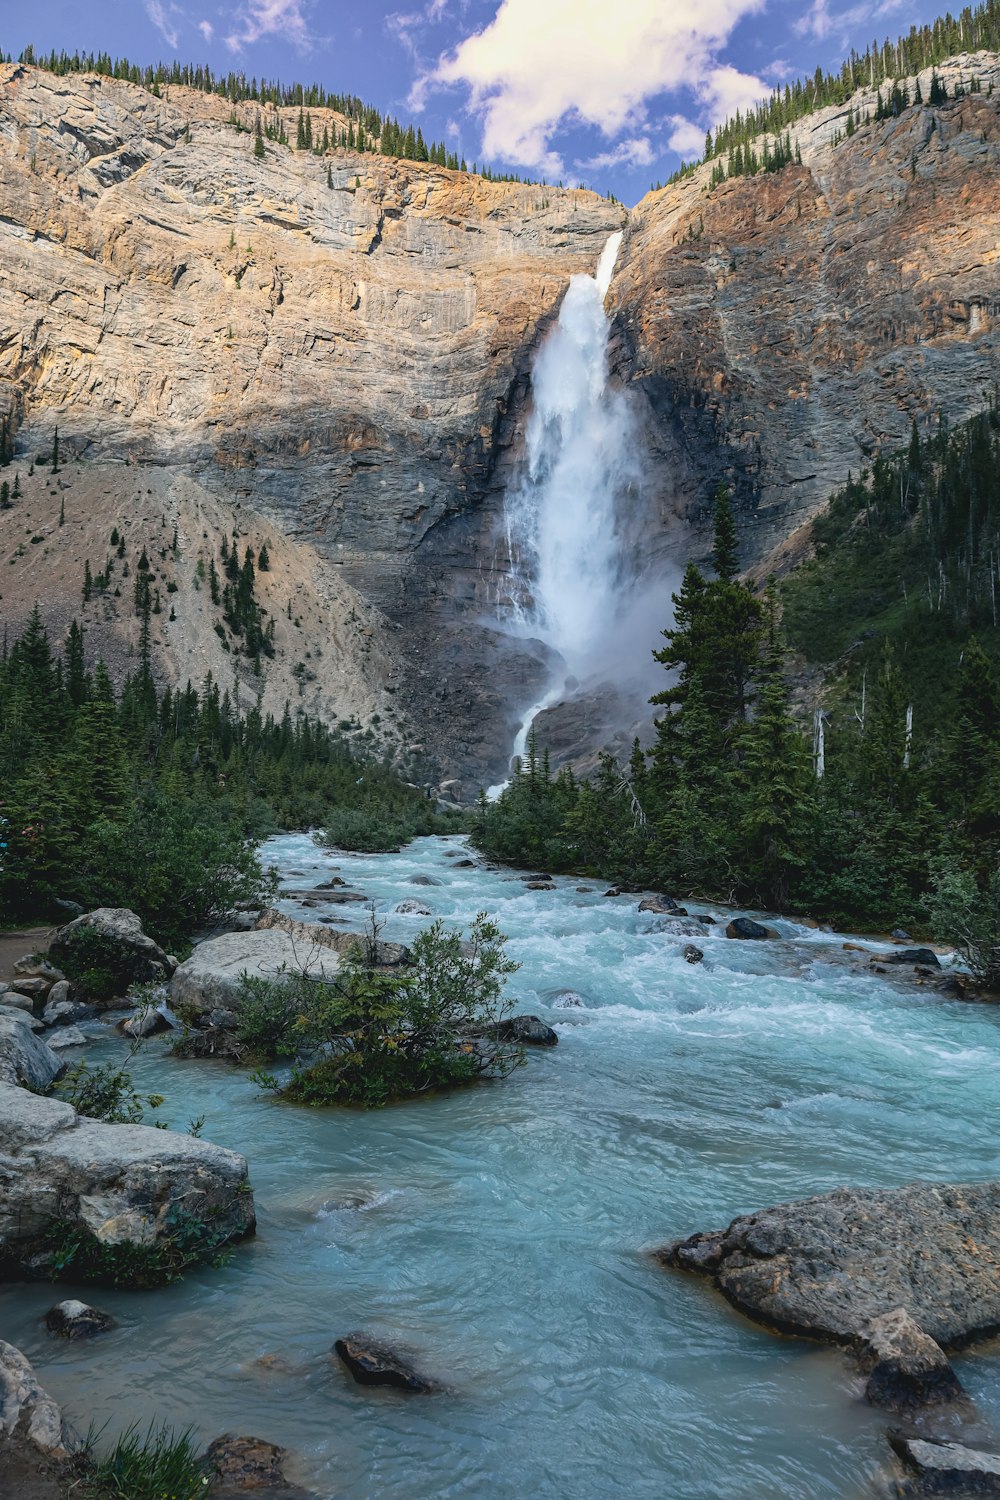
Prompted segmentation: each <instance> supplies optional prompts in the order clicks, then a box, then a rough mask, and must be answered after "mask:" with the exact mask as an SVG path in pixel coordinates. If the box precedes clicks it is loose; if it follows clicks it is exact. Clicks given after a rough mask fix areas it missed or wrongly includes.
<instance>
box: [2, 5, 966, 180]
mask: <svg viewBox="0 0 1000 1500" xmlns="http://www.w3.org/2000/svg"><path fill="white" fill-rule="evenodd" d="M944 8H945V7H944V6H943V5H941V6H936V5H935V4H933V3H929V4H924V3H916V4H909V5H907V4H905V3H903V0H870V3H868V0H860V3H857V4H851V3H850V0H845V3H842V4H841V3H838V0H617V3H616V0H422V3H421V0H416V3H413V4H407V3H406V0H90V3H89V4H87V5H81V4H80V3H79V0H34V3H33V4H31V5H30V6H27V5H23V4H15V3H14V0H0V47H2V48H3V50H4V51H5V52H12V53H13V54H14V55H15V56H16V55H17V54H18V52H20V51H21V49H22V48H23V47H24V46H25V45H26V44H27V43H28V42H32V43H33V44H34V46H35V47H36V49H38V50H45V51H48V50H49V49H50V48H52V47H55V48H56V49H57V50H58V49H60V48H63V47H65V48H66V49H67V50H68V51H71V52H72V51H73V50H74V49H77V48H79V49H80V50H86V51H90V50H94V51H97V50H101V49H103V50H106V51H109V52H111V53H113V54H125V55H126V56H128V57H129V58H130V59H132V60H133V61H135V62H139V63H145V62H153V61H157V60H160V59H162V60H164V61H170V60H172V59H173V58H174V57H178V58H180V59H181V60H182V61H185V62H187V61H204V62H208V63H209V64H210V65H211V66H212V67H213V68H215V69H216V70H223V71H225V70H227V69H229V68H231V67H235V68H241V69H243V70H244V71H245V72H246V73H247V74H248V75H249V74H258V75H261V74H263V75H266V76H268V77H275V76H277V77H280V78H281V79H282V80H283V81H288V82H292V81H296V80H302V81H304V82H309V81H312V80H317V81H319V82H321V83H323V84H325V85H326V86H327V87H329V88H331V89H336V90H340V91H343V92H349V93H356V94H359V95H360V96H361V97H362V98H363V99H364V100H365V101H366V102H368V103H372V104H377V105H378V106H379V107H380V108H382V109H386V110H389V111H390V112H392V113H394V114H398V115H399V117H400V119H401V120H403V119H407V118H408V119H413V120H414V121H415V122H416V123H419V124H420V125H421V126H422V128H423V131H424V134H425V135H426V136H427V137H428V139H435V140H441V139H444V140H446V141H447V142H448V143H449V145H450V146H451V147H452V148H453V149H454V150H455V151H456V152H457V153H458V154H459V155H460V156H461V155H464V156H465V157H466V158H467V160H468V161H469V163H470V165H471V163H472V162H473V161H474V160H475V161H483V160H486V161H488V162H489V163H490V164H491V165H492V166H494V167H495V168H497V169H500V170H509V171H519V172H523V173H526V174H529V175H532V176H544V177H547V178H548V179H549V180H550V181H558V180H562V181H565V182H583V183H585V184H586V185H587V186H590V187H594V188H596V189H597V190H598V191H600V192H605V191H607V190H608V189H610V190H611V191H613V192H614V193H615V194H616V195H617V196H618V197H619V198H621V199H623V200H624V201H625V202H627V203H631V202H634V201H635V200H636V199H638V198H639V197H640V196H641V195H642V194H643V193H644V192H645V191H646V190H647V189H648V188H649V186H650V183H651V182H654V181H657V180H662V179H664V178H666V177H667V176H669V174H670V172H671V171H673V169H674V168H675V167H676V166H677V164H678V162H679V161H680V159H681V157H682V156H685V155H686V156H687V157H688V158H691V157H693V156H695V155H700V153H701V149H702V145H703V142H704V136H705V128H706V126H708V125H711V124H715V123H717V122H718V121H719V120H721V119H722V118H723V117H724V116H725V115H726V114H727V113H730V112H732V110H734V109H736V108H740V107H745V106H746V105H747V103H749V102H751V101H752V100H753V99H755V98H757V97H759V96H760V94H761V92H762V91H766V90H767V89H768V88H770V87H772V86H773V85H774V84H776V83H783V82H784V81H785V80H786V78H794V77H797V76H801V75H805V74H808V73H811V72H813V71H814V69H815V68H816V66H817V65H818V64H819V65H822V66H823V67H824V68H830V67H836V66H837V65H838V64H839V62H840V60H841V59H842V57H843V56H844V54H845V53H846V52H847V51H849V49H850V48H851V47H852V46H853V47H856V48H858V50H859V51H863V50H864V48H865V47H866V46H867V44H868V43H869V42H870V41H872V40H873V39H878V40H879V41H881V40H882V39H883V38H884V37H886V36H890V37H893V38H894V37H895V36H896V35H898V34H899V33H900V32H902V31H906V30H908V29H909V27H910V26H911V25H912V24H914V23H921V22H924V21H929V20H932V19H933V17H934V16H935V14H937V13H938V11H939V9H944Z"/></svg>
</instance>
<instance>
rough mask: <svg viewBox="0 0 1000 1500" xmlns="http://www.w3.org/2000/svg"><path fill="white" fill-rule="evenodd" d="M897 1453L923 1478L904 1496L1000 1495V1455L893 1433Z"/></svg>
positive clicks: (909, 1467)
mask: <svg viewBox="0 0 1000 1500" xmlns="http://www.w3.org/2000/svg"><path fill="white" fill-rule="evenodd" d="M888 1437H889V1442H890V1443H891V1445H892V1448H893V1451H894V1452H895V1453H896V1454H897V1455H898V1456H899V1458H901V1459H902V1460H903V1463H904V1464H905V1465H906V1467H907V1468H908V1469H909V1470H910V1471H911V1472H913V1473H915V1474H917V1475H919V1479H918V1481H917V1483H916V1484H909V1485H907V1486H906V1487H905V1488H904V1489H903V1490H902V1491H901V1493H902V1494H903V1495H905V1496H912V1497H914V1500H916V1497H918V1496H923V1495H954V1496H955V1497H956V1500H959V1497H963V1496H966V1495H970V1496H971V1495H1000V1453H995V1452H994V1453H986V1452H983V1451H982V1450H981V1449H978V1448H966V1447H965V1445H964V1444H962V1443H947V1442H934V1441H931V1440H929V1439H927V1438H919V1437H911V1436H909V1435H908V1434H907V1433H904V1432H897V1431H890V1432H889V1434H888Z"/></svg>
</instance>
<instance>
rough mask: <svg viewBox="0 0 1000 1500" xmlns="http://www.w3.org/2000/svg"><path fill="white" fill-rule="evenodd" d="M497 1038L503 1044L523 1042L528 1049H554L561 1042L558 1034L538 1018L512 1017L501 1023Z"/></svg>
mask: <svg viewBox="0 0 1000 1500" xmlns="http://www.w3.org/2000/svg"><path fill="white" fill-rule="evenodd" d="M497 1036H498V1037H499V1038H500V1040H501V1041H502V1042H521V1043H522V1044H523V1045H525V1046H528V1047H554V1046H556V1044H557V1043H558V1041H559V1036H558V1033H557V1032H555V1031H553V1030H552V1027H551V1026H546V1024H545V1022H544V1021H543V1020H541V1019H540V1018H539V1017H538V1016H511V1017H510V1018H509V1019H508V1020H506V1021H501V1022H500V1025H499V1026H498V1027H497Z"/></svg>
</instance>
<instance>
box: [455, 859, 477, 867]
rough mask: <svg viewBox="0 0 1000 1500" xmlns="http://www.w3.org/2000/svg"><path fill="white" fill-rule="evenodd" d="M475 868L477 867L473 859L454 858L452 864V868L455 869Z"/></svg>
mask: <svg viewBox="0 0 1000 1500" xmlns="http://www.w3.org/2000/svg"><path fill="white" fill-rule="evenodd" d="M477 868H478V867H477V865H476V861H475V860H474V859H456V861H455V863H454V866H453V869H456V870H475V869H477Z"/></svg>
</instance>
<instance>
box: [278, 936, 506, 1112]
mask: <svg viewBox="0 0 1000 1500" xmlns="http://www.w3.org/2000/svg"><path fill="white" fill-rule="evenodd" d="M378 934H379V926H378V923H377V922H376V921H375V918H374V916H373V918H372V923H371V927H370V930H369V932H368V933H367V934H366V937H365V940H364V942H359V944H358V946H357V948H356V949H355V950H354V951H353V952H352V953H351V954H350V955H348V957H347V959H346V960H345V962H344V965H343V969H342V970H341V972H340V973H339V974H338V975H337V977H336V979H335V980H332V981H324V982H321V983H317V982H315V981H312V980H310V979H308V978H306V977H304V976H299V977H298V978H297V979H296V980H294V981H293V983H292V986H291V988H290V992H289V1001H290V1004H291V1005H292V1006H293V1007H294V1008H295V1009H296V1011H297V1016H296V1019H295V1021H294V1023H293V1027H292V1030H291V1032H290V1033H287V1034H286V1036H287V1038H288V1040H289V1041H290V1040H291V1039H292V1038H295V1039H297V1040H299V1041H301V1042H302V1043H305V1044H307V1045H312V1046H317V1047H319V1048H321V1049H322V1051H323V1053H324V1054H325V1055H324V1056H323V1057H322V1058H321V1059H320V1060H319V1061H318V1062H315V1063H313V1064H312V1065H311V1066H309V1067H307V1068H301V1069H297V1070H296V1071H295V1072H294V1073H293V1075H292V1079H291V1082H290V1083H288V1084H287V1085H286V1086H285V1088H284V1090H283V1092H284V1094H285V1096H286V1097H287V1098H289V1099H294V1100H297V1101H299V1102H300V1103H304V1104H362V1105H366V1106H380V1105H383V1104H388V1103H389V1102H390V1101H391V1100H394V1099H404V1098H412V1097H413V1096H414V1095H417V1094H422V1093H427V1092H430V1091H432V1090H437V1089H446V1088H454V1087H456V1086H458V1085H461V1084H467V1083H472V1082H473V1081H474V1080H476V1079H478V1078H504V1077H506V1076H507V1074H508V1073H510V1072H511V1070H512V1069H513V1068H515V1067H517V1066H518V1064H519V1063H521V1062H523V1060H524V1052H523V1049H522V1048H521V1047H519V1046H518V1045H516V1044H514V1043H511V1042H509V1041H507V1040H506V1039H504V1038H502V1037H501V1034H500V1031H501V1023H502V1022H503V1020H504V1019H505V1018H506V1017H507V1016H508V1015H509V1013H510V1010H511V1008H512V1007H511V1004H510V1002H509V1001H507V1000H506V999H505V997H504V993H503V990H504V984H505V981H506V979H507V977H508V976H509V975H510V974H513V973H514V972H515V971H516V969H517V968H518V967H519V966H518V965H517V964H516V963H514V961H513V960H512V959H510V958H508V957H507V955H506V953H505V952H504V945H505V943H506V938H505V937H504V936H503V934H502V933H501V932H500V930H499V928H497V927H496V925H495V924H494V923H493V922H491V921H490V919H489V918H488V917H487V916H486V914H485V913H484V912H481V913H480V914H479V915H478V916H477V917H476V920H475V922H474V923H473V925H472V928H471V932H470V937H469V940H468V941H467V942H464V941H463V939H462V935H461V933H460V932H457V931H447V930H446V929H445V928H444V925H443V924H442V923H441V922H435V923H434V924H433V925H432V926H431V927H429V928H427V929H426V931H424V932H422V933H421V934H420V936H419V937H418V938H417V939H416V941H415V943H414V945H413V950H412V951H413V962H412V966H411V968H410V969H409V970H408V972H406V973H405V974H390V973H387V972H385V971H382V970H379V969H378V968H376V967H375V958H376V955H377V948H378Z"/></svg>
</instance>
